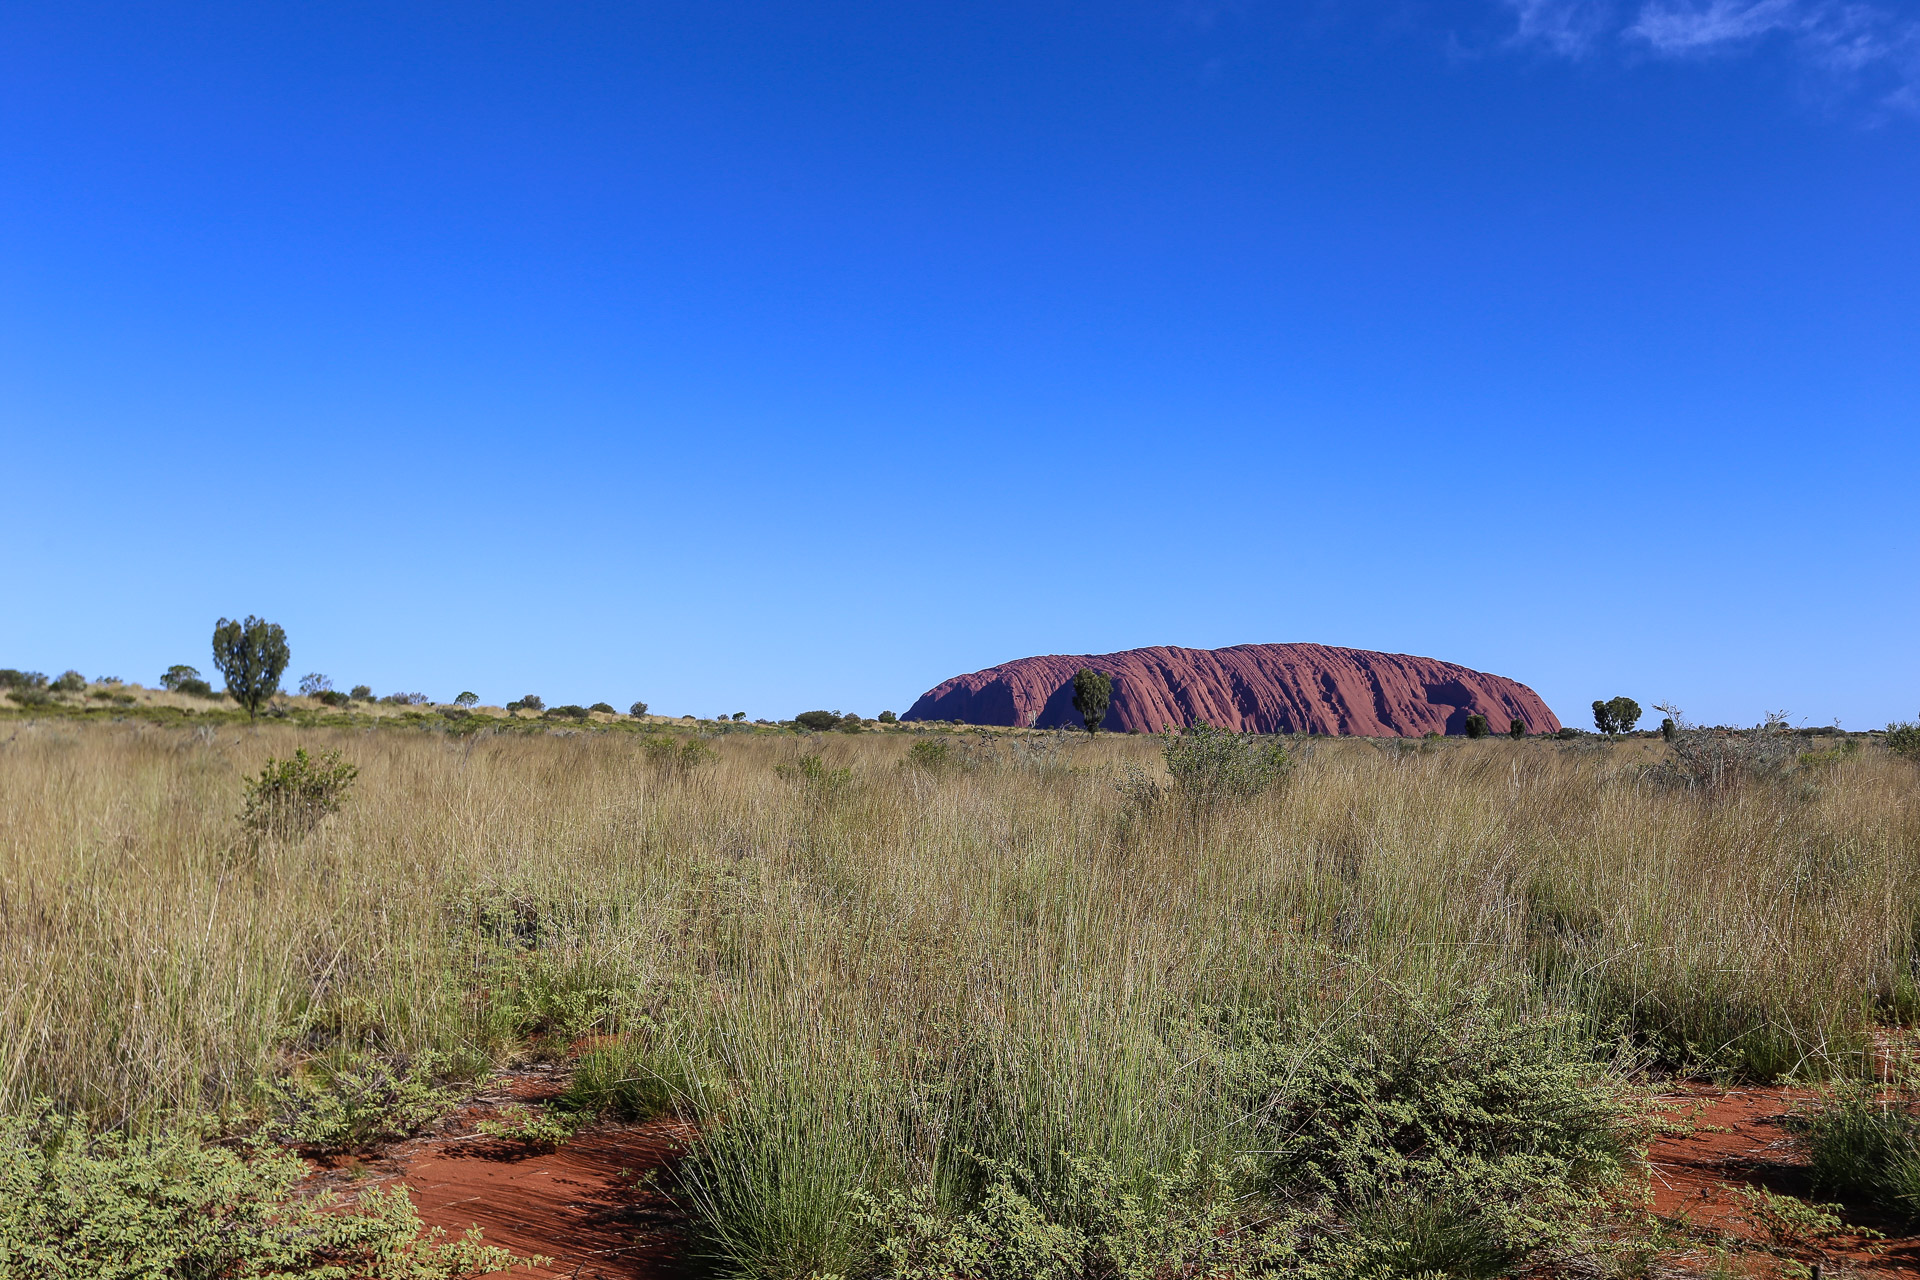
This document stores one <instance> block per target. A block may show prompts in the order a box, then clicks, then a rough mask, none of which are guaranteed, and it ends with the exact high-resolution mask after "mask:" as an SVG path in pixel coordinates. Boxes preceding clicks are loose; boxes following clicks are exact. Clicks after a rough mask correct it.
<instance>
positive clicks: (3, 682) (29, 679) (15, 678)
mask: <svg viewBox="0 0 1920 1280" xmlns="http://www.w3.org/2000/svg"><path fill="white" fill-rule="evenodd" d="M188 670H192V668H190V667H189V668H188ZM46 687H47V678H46V677H45V676H43V675H41V674H40V673H39V672H38V671H15V670H14V669H13V668H12V667H0V689H44V688H46Z"/></svg>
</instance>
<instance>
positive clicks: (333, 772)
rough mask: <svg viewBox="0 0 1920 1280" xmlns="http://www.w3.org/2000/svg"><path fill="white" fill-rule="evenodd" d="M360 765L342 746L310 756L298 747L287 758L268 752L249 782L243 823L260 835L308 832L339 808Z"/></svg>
mask: <svg viewBox="0 0 1920 1280" xmlns="http://www.w3.org/2000/svg"><path fill="white" fill-rule="evenodd" d="M359 776H360V770H359V769H358V768H357V767H356V766H354V765H350V764H347V763H346V762H344V761H342V760H341V759H340V753H339V752H338V751H326V752H322V753H321V754H320V755H318V756H309V755H308V754H307V749H306V748H305V747H299V748H296V749H295V751H294V753H293V755H292V756H291V757H289V758H288V759H285V760H275V759H274V758H273V757H271V756H269V757H268V758H267V763H266V766H265V767H264V768H262V769H261V770H260V776H259V777H257V778H249V779H247V783H246V807H245V809H243V810H242V811H241V814H240V824H241V825H242V826H243V827H245V828H246V830H247V831H248V832H249V833H251V834H253V835H255V836H267V835H271V836H278V837H280V838H282V839H291V838H295V837H298V836H302V835H305V834H306V833H307V832H309V831H311V830H313V829H314V828H315V827H316V826H318V825H319V824H320V820H321V819H322V818H325V817H326V816H327V815H328V814H330V813H334V812H336V811H337V810H338V809H339V808H340V805H341V803H342V801H344V800H345V799H346V795H347V790H348V788H350V787H351V786H352V785H353V780H354V779H355V778H357V777H359Z"/></svg>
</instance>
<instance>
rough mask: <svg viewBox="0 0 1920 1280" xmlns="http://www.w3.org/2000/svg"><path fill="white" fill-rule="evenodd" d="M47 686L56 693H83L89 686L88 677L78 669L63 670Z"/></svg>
mask: <svg viewBox="0 0 1920 1280" xmlns="http://www.w3.org/2000/svg"><path fill="white" fill-rule="evenodd" d="M47 687H48V688H49V689H51V690H53V691H54V692H55V693H81V692H84V691H85V689H86V687H87V678H86V677H85V676H83V675H81V674H80V673H79V672H78V671H62V672H61V673H60V675H59V678H58V679H55V680H53V681H51V682H50V683H49V684H48V685H47Z"/></svg>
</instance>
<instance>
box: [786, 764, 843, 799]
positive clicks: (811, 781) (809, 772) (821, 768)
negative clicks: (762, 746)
mask: <svg viewBox="0 0 1920 1280" xmlns="http://www.w3.org/2000/svg"><path fill="white" fill-rule="evenodd" d="M773 771H774V772H775V773H776V774H778V775H779V776H781V777H782V778H786V779H788V780H790V781H793V782H796V783H798V784H800V788H801V790H803V791H805V792H806V793H807V794H808V795H809V796H811V797H812V798H813V799H815V800H828V799H831V798H833V797H834V796H837V795H839V794H840V793H841V792H842V791H844V790H846V788H847V786H848V784H850V783H851V782H852V781H853V770H852V769H850V768H849V769H830V768H828V767H827V763H826V761H824V760H822V759H821V758H820V757H819V756H817V755H814V754H812V753H808V754H807V755H803V756H801V757H800V758H799V759H798V760H796V761H794V762H793V763H792V764H776V765H775V766H773Z"/></svg>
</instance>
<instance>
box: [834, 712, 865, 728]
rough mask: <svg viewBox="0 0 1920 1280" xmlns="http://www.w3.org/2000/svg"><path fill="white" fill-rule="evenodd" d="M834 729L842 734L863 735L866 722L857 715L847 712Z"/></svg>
mask: <svg viewBox="0 0 1920 1280" xmlns="http://www.w3.org/2000/svg"><path fill="white" fill-rule="evenodd" d="M834 728H836V729H838V730H840V732H842V733H864V732H865V731H866V728H867V722H866V721H865V720H863V719H861V717H860V716H859V715H858V714H857V713H855V712H852V711H849V712H848V713H847V714H846V715H844V716H842V717H841V718H840V723H839V724H837V725H835V726H834Z"/></svg>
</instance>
